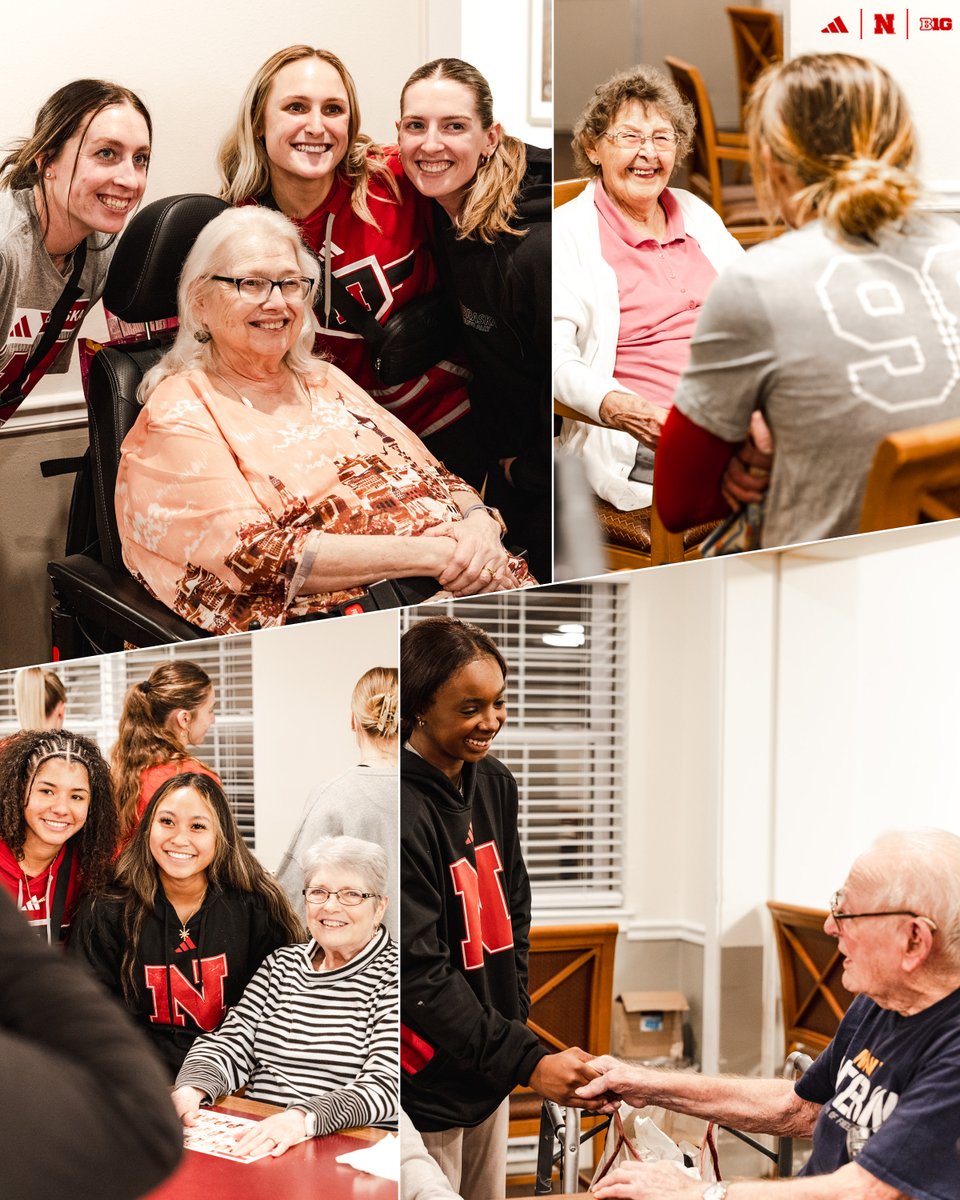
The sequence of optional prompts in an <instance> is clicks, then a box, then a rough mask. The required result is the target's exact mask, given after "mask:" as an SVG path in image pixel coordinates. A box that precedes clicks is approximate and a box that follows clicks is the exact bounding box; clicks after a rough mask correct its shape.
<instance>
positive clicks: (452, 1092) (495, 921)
mask: <svg viewBox="0 0 960 1200" xmlns="http://www.w3.org/2000/svg"><path fill="white" fill-rule="evenodd" d="M461 783H462V786H463V792H462V793H461V792H460V791H459V790H458V789H457V788H456V787H455V786H454V785H453V784H452V783H451V782H450V780H449V779H448V778H447V777H446V775H444V774H443V772H442V771H438V770H437V769H436V768H435V767H432V766H430V764H429V763H427V762H425V761H424V759H422V758H421V757H420V756H419V755H417V754H414V753H413V752H412V751H410V750H404V751H403V754H402V757H401V766H400V829H401V835H400V894H401V905H402V907H401V914H400V929H401V938H402V943H403V950H402V953H401V959H400V997H401V1000H400V1011H401V1020H402V1027H401V1046H400V1058H401V1066H402V1070H403V1074H402V1078H401V1100H402V1104H403V1107H404V1109H405V1110H406V1112H407V1113H408V1114H409V1116H410V1118H411V1120H412V1121H413V1123H414V1125H415V1126H416V1127H417V1128H418V1129H419V1130H421V1131H422V1132H433V1131H436V1130H439V1129H449V1128H452V1127H457V1126H472V1125H479V1124H480V1122H481V1121H483V1120H485V1119H486V1118H487V1117H488V1116H489V1115H490V1114H491V1113H492V1112H493V1111H494V1109H495V1108H496V1107H497V1105H498V1104H499V1103H500V1102H501V1100H503V1098H504V1097H505V1096H506V1095H508V1094H509V1092H510V1091H511V1090H512V1089H513V1088H514V1087H515V1086H516V1085H517V1084H518V1083H526V1082H527V1081H528V1080H529V1078H530V1075H531V1072H532V1071H533V1069H534V1067H535V1066H536V1065H537V1063H538V1062H539V1061H540V1059H541V1058H543V1057H544V1056H545V1055H546V1054H547V1053H548V1052H547V1050H546V1048H545V1047H544V1046H542V1045H541V1044H540V1041H539V1040H538V1038H537V1036H536V1034H534V1033H533V1032H532V1030H530V1029H528V1028H527V1026H526V1024H525V1023H524V1022H525V1021H526V1017H527V1012H528V1010H529V1007H530V999H529V995H528V993H527V950H528V946H529V930H530V883H529V880H528V878H527V870H526V867H525V866H524V863H523V857H522V855H521V852H520V834H519V831H518V829H517V808H518V800H517V784H516V780H515V779H514V778H513V776H512V775H511V774H510V772H509V771H508V770H507V768H506V767H505V766H503V764H502V763H499V762H497V760H496V759H495V758H485V759H483V760H482V761H480V762H479V763H465V764H464V767H463V776H462V780H461Z"/></svg>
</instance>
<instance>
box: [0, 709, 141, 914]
mask: <svg viewBox="0 0 960 1200" xmlns="http://www.w3.org/2000/svg"><path fill="white" fill-rule="evenodd" d="M54 758H57V759H62V760H63V761H64V762H66V763H79V764H80V765H81V766H82V767H84V769H85V770H86V772H87V783H88V784H89V787H90V803H89V805H88V806H87V816H86V819H85V820H84V822H83V825H82V826H81V827H80V829H79V830H78V831H77V832H76V833H75V834H74V835H73V837H72V838H71V842H72V844H73V846H74V847H75V850H76V853H77V861H78V862H79V864H80V875H81V878H82V880H83V886H84V888H85V890H87V891H90V892H97V891H100V890H101V889H102V888H103V887H104V885H105V884H106V882H107V880H108V879H109V878H110V873H111V871H112V869H113V856H114V854H115V853H116V850H117V810H116V806H115V804H114V802H113V783H112V781H111V779H110V768H109V767H108V766H107V764H106V762H105V761H104V759H103V756H102V755H101V753H100V751H99V750H98V749H97V746H96V745H95V743H94V742H92V741H90V739H89V738H85V737H81V736H80V735H79V734H77V733H68V732H67V731H66V730H65V729H27V730H24V731H23V733H20V734H17V736H16V737H13V738H11V739H10V740H9V741H8V742H7V743H6V745H5V746H3V748H2V749H0V839H2V840H3V841H4V842H6V844H7V847H8V848H9V850H10V852H11V853H12V854H13V857H14V858H15V859H18V860H19V859H20V858H22V856H23V846H24V842H25V841H26V836H27V821H26V816H25V815H24V814H25V810H26V807H27V801H28V799H29V796H30V789H31V787H32V786H33V781H34V779H35V778H36V774H37V772H38V771H39V770H40V768H41V767H42V766H43V764H44V763H46V762H49V761H50V759H54Z"/></svg>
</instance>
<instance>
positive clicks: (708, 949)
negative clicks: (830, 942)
mask: <svg viewBox="0 0 960 1200" xmlns="http://www.w3.org/2000/svg"><path fill="white" fill-rule="evenodd" d="M628 586H629V588H630V593H631V605H632V622H633V624H632V628H631V646H632V647H633V651H632V658H631V663H630V686H629V694H628V697H627V701H628V705H629V722H630V724H629V728H630V730H631V735H630V743H629V749H630V754H629V762H628V795H629V806H628V814H627V823H626V827H627V832H626V847H625V850H626V860H627V863H628V870H627V872H626V876H627V880H626V882H627V892H626V901H625V908H627V909H628V910H631V911H632V916H631V917H630V918H628V922H627V939H628V941H633V942H636V943H647V942H652V941H659V940H662V939H664V938H666V939H673V940H677V941H680V942H684V941H687V942H694V943H697V942H699V943H702V944H703V947H704V955H703V962H704V966H703V980H702V1000H703V1029H702V1041H701V1050H702V1058H703V1062H704V1065H705V1067H706V1068H707V1069H710V1068H711V1067H714V1068H715V1067H716V1065H717V1064H718V1063H719V1062H720V1061H721V1060H722V1057H723V1042H724V1039H725V1036H726V1035H725V1033H724V1027H723V1024H722V1020H721V1018H722V1017H723V1018H724V1019H727V1018H726V1017H725V1016H724V1014H723V1013H722V1012H721V1007H720V987H721V984H725V983H726V982H727V981H726V980H725V979H723V978H722V974H723V973H722V956H723V952H724V951H731V950H734V949H737V948H749V947H751V946H754V947H756V946H760V945H766V947H767V950H768V953H769V951H770V950H771V948H772V943H771V942H770V938H769V926H768V919H767V915H766V911H765V902H766V901H767V900H769V899H776V900H780V901H784V902H787V903H794V904H803V905H809V906H811V907H816V908H824V907H826V904H827V900H828V898H829V896H830V894H831V892H832V891H833V890H834V889H835V888H836V887H838V886H839V885H840V884H841V883H842V881H843V878H844V875H845V873H846V870H847V868H848V866H849V865H850V863H851V861H852V860H853V858H855V857H856V855H857V854H859V853H860V852H861V851H862V850H864V849H866V848H867V846H868V845H869V844H870V842H871V841H872V839H873V838H874V837H876V836H877V835H878V834H879V833H881V832H883V831H884V830H886V829H890V828H908V827H910V828H912V827H919V826H925V825H926V826H930V825H933V826H941V827H944V828H948V829H953V830H955V831H957V832H960V809H958V806H957V794H958V790H960V785H958V783H957V767H956V754H955V746H956V740H957V739H956V724H957V679H958V678H960V636H958V635H957V620H956V607H957V602H956V597H957V595H958V594H960V529H958V528H957V524H956V523H952V524H944V525H934V526H928V527H924V528H917V529H909V530H895V531H890V532H887V533H881V534H873V535H870V536H869V537H862V538H847V539H839V540H836V541H833V542H827V543H821V544H820V545H817V546H812V547H808V548H806V549H800V550H794V551H780V552H778V551H773V552H768V553H764V554H758V555H750V556H746V557H743V558H737V559H731V560H729V561H720V562H710V563H700V564H696V565H694V566H690V567H687V568H684V569H683V570H679V571H678V570H676V569H675V568H667V569H665V570H657V571H644V572H640V573H638V574H636V575H635V576H634V577H633V578H632V579H631V580H630V582H629V584H628ZM768 962H769V959H768ZM766 977H767V980H768V983H769V984H770V985H771V986H770V987H769V988H768V989H766V991H765V995H764V1021H763V1029H762V1030H760V1029H758V1030H757V1031H756V1063H757V1065H758V1066H760V1065H762V1066H763V1067H764V1068H765V1069H767V1070H770V1069H773V1066H774V1062H775V1059H776V1057H777V1055H778V1054H780V1053H781V1051H780V1050H779V1044H780V1043H779V1040H778V1038H777V1036H776V1028H775V1023H776V1019H777V1012H776V1004H775V1002H774V987H775V983H776V971H775V969H771V968H770V967H769V966H768V969H767V972H766ZM756 984H757V986H758V987H759V986H760V980H759V979H758V980H757V981H756ZM634 986H641V985H639V984H635V985H634ZM761 1044H762V1052H761Z"/></svg>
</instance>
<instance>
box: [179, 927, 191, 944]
mask: <svg viewBox="0 0 960 1200" xmlns="http://www.w3.org/2000/svg"><path fill="white" fill-rule="evenodd" d="M189 936H190V926H189V925H181V926H180V941H181V942H185V941H186V940H187V938H188V937H189Z"/></svg>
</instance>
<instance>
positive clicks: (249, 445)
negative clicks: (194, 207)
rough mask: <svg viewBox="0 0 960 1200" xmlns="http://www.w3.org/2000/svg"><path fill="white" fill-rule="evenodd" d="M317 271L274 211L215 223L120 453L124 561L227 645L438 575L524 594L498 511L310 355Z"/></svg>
mask: <svg viewBox="0 0 960 1200" xmlns="http://www.w3.org/2000/svg"><path fill="white" fill-rule="evenodd" d="M319 270H320V268H319V266H318V264H317V262H316V260H315V259H314V258H313V257H312V256H311V254H310V253H309V251H308V250H306V249H305V248H304V246H303V245H302V243H301V241H300V238H299V236H298V234H297V231H296V228H295V227H294V225H293V224H292V223H291V222H290V221H288V220H287V219H286V218H285V217H284V216H283V215H282V214H280V213H277V212H273V211H271V210H269V209H265V208H257V207H251V208H240V209H230V210H228V211H226V212H224V213H221V214H220V216H218V217H216V218H215V219H214V220H213V221H211V222H210V223H209V224H208V225H207V226H206V227H205V228H204V229H203V230H202V231H201V233H200V235H199V236H198V238H197V240H196V242H195V244H194V246H193V249H192V250H191V252H190V254H189V255H188V256H187V260H186V262H185V264H184V267H183V272H182V275H181V279H180V288H179V294H178V305H179V311H180V328H179V332H178V334H177V338H176V341H175V342H174V343H173V346H172V347H171V349H170V350H169V351H168V353H167V354H166V355H165V356H164V358H163V359H162V360H161V361H160V362H159V363H158V364H157V366H156V367H154V369H153V370H152V371H150V372H149V373H148V374H147V376H146V377H145V378H144V381H143V384H142V385H141V388H140V393H139V397H140V400H141V402H142V403H143V405H144V409H143V412H142V413H141V414H140V416H139V418H138V419H137V422H136V424H135V425H134V427H133V429H132V430H131V431H130V433H129V434H128V435H127V438H126V439H125V441H124V444H123V449H122V454H121V460H120V468H119V471H118V475H117V493H116V504H117V523H118V527H119V531H120V537H121V541H122V543H123V553H124V561H125V562H126V564H127V566H128V567H129V569H130V570H131V571H132V573H133V574H134V575H135V576H136V577H137V578H138V579H139V580H140V581H141V582H143V583H144V584H145V585H146V586H147V588H148V589H149V590H150V591H151V592H152V593H153V594H154V595H155V596H156V597H157V598H158V599H159V600H160V601H161V602H162V603H164V604H166V605H167V606H168V607H169V608H172V609H173V610H174V611H175V612H177V613H179V614H180V615H181V616H183V617H185V618H186V619H187V620H188V621H192V622H193V623H194V624H197V625H200V626H202V627H203V628H205V629H208V630H210V631H211V632H213V633H217V634H220V633H231V632H236V631H240V630H244V629H247V628H250V627H251V626H254V627H257V626H259V627H266V626H271V625H282V624H284V623H285V622H287V621H288V620H290V619H291V618H293V617H299V616H305V615H307V614H310V613H316V612H324V611H328V610H330V609H332V608H335V607H336V606H337V605H338V604H341V603H343V602H345V601H346V602H348V601H351V600H359V599H361V598H362V597H363V596H364V594H365V592H366V585H367V584H370V583H373V582H374V581H377V580H381V579H401V578H404V577H410V576H413V577H420V578H423V577H425V578H426V579H433V580H436V581H437V590H440V589H441V588H442V589H444V590H445V591H447V592H449V593H451V594H453V595H467V594H471V593H476V592H487V591H499V590H502V589H505V588H512V587H516V586H518V585H519V584H521V583H522V582H524V580H525V579H526V576H527V571H526V566H525V564H523V563H522V562H520V561H518V560H517V559H513V558H511V557H510V556H509V555H508V554H507V552H506V551H505V550H504V548H503V545H502V543H501V535H502V533H503V532H504V527H503V522H502V520H501V519H500V516H499V514H498V513H497V512H496V510H495V509H490V508H488V507H487V506H485V505H484V503H483V501H482V500H481V499H480V497H479V496H478V495H477V493H476V492H474V491H473V490H472V489H471V488H469V487H468V486H467V484H465V483H464V482H463V481H462V480H461V479H459V478H457V477H456V476H455V475H452V474H450V472H448V471H447V470H446V469H445V468H444V467H443V465H442V464H441V463H439V462H438V461H437V460H436V459H435V458H433V456H432V455H431V454H430V453H429V451H428V450H427V449H426V448H425V447H424V445H423V443H422V442H420V441H419V439H418V438H417V437H415V436H414V434H412V433H411V432H410V431H409V430H408V429H406V428H405V427H404V426H403V425H402V424H400V422H398V421H397V420H395V419H394V418H393V417H392V416H390V414H389V413H387V412H386V411H385V410H384V409H382V408H381V407H380V406H379V405H378V404H376V403H375V402H374V401H373V400H371V398H370V397H369V396H368V395H367V394H366V393H365V392H363V391H362V390H361V389H360V388H358V387H357V386H356V385H355V384H354V383H352V382H351V380H350V379H349V378H348V377H347V376H346V375H344V374H343V372H342V371H340V370H339V369H338V368H337V367H335V366H333V364H332V363H328V362H326V361H325V360H323V359H320V358H317V357H315V356H314V355H313V352H312V350H313V340H314V331H315V320H314V317H313V313H312V307H311V304H312V299H313V294H314V291H315V288H316V285H317V279H318V276H319Z"/></svg>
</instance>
